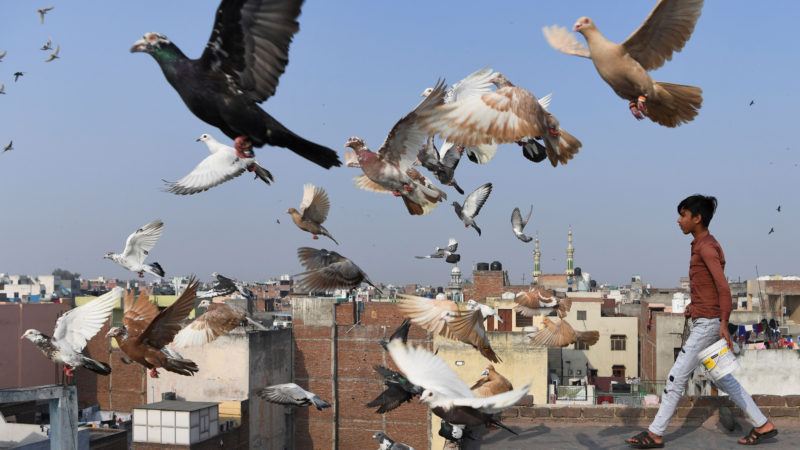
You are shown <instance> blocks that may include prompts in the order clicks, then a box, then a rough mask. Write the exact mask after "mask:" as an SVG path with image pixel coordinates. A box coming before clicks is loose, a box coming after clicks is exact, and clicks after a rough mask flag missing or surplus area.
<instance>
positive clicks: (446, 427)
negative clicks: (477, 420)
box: [439, 419, 475, 448]
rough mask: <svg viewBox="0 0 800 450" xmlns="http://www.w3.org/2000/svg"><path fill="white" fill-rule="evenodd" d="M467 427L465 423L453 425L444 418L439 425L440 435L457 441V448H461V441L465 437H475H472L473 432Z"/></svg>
mask: <svg viewBox="0 0 800 450" xmlns="http://www.w3.org/2000/svg"><path fill="white" fill-rule="evenodd" d="M465 428H466V427H465V426H464V425H453V424H452V423H447V421H446V420H444V419H442V421H441V424H440V425H439V436H441V437H443V438H445V439H447V440H448V441H450V442H453V443H455V444H456V445H457V447H456V448H461V441H462V440H463V439H464V438H465V437H466V438H467V439H472V440H474V439H475V438H474V437H472V433H470V432H469V431H468V430H466V429H465Z"/></svg>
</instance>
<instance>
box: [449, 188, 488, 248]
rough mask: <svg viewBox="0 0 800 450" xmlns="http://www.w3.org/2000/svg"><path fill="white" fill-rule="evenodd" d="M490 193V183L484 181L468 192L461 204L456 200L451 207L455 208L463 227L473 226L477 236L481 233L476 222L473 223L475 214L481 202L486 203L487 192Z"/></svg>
mask: <svg viewBox="0 0 800 450" xmlns="http://www.w3.org/2000/svg"><path fill="white" fill-rule="evenodd" d="M491 193H492V183H486V184H484V185H481V186H479V187H478V189H475V190H474V191H472V193H471V194H469V195H468V196H467V198H466V199H465V200H464V205H463V206H462V205H460V204H459V203H458V202H453V208H455V211H456V215H457V216H458V218H459V219H461V221H462V222H464V228H467V227H472V228H475V231H477V232H478V236H480V235H481V229H480V228H478V225H477V224H475V216H477V215H478V213H479V212H481V208H483V204H484V203H486V200H487V199H488V198H489V194H491Z"/></svg>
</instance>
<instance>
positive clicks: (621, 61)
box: [542, 0, 703, 127]
mask: <svg viewBox="0 0 800 450" xmlns="http://www.w3.org/2000/svg"><path fill="white" fill-rule="evenodd" d="M702 9H703V0H659V2H658V3H657V4H656V6H655V7H653V10H652V11H651V12H650V15H649V16H647V19H645V21H644V23H643V24H642V25H641V26H640V27H639V29H637V30H636V31H634V32H633V34H631V35H630V36H628V39H626V40H625V41H624V42H622V43H621V44H617V43H614V42H611V41H609V40H607V39H606V38H605V37H603V35H602V34H600V31H599V30H598V29H597V26H596V25H595V24H594V22H593V21H592V19H590V18H588V17H581V18H579V19H578V21H577V22H575V25H574V26H573V30H574V31H577V32H579V33H581V34H582V35H583V37H585V38H586V43H587V44H588V45H589V48H586V46H584V45H583V44H581V43H580V42H578V40H577V39H576V38H575V35H574V34H572V33H570V32H569V31H568V30H567V29H566V28H564V27H559V26H557V25H553V26H552V27H544V28H543V29H542V31H543V33H544V36H545V38H546V39H547V42H548V43H549V44H550V45H551V46H552V47H553V48H555V49H556V50H559V51H561V52H563V53H566V54H569V55H575V56H582V57H584V58H590V59H591V60H592V62H593V63H594V67H595V69H597V72H598V73H599V74H600V77H601V78H602V79H603V80H605V82H606V83H608V85H609V86H611V89H613V90H614V92H616V94H617V95H618V96H620V97H621V98H623V99H625V100H628V101H630V104H629V105H628V107H629V109H630V110H631V113H632V114H633V116H634V117H635V118H636V119H637V120H642V119H644V118H645V116H647V117H649V118H650V120H652V121H653V122H656V123H658V124H660V125H663V126H665V127H676V126H678V125H681V124H684V123H687V122H689V121H691V120H693V119H694V117H695V116H696V115H697V110H698V109H700V106H701V105H702V103H703V96H702V93H703V90H702V89H700V88H698V87H694V86H684V85H680V84H672V83H664V82H660V81H653V79H652V78H650V75H648V73H647V71H650V70H655V69H658V68H659V67H661V66H662V65H663V64H664V62H665V61H669V60H671V59H672V54H673V53H674V52H679V51H681V49H683V46H684V45H686V42H687V41H688V40H689V37H690V36H691V35H692V32H693V31H694V26H695V24H696V23H697V19H698V18H700V12H701V10H702Z"/></svg>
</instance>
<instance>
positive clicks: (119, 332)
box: [106, 327, 126, 337]
mask: <svg viewBox="0 0 800 450" xmlns="http://www.w3.org/2000/svg"><path fill="white" fill-rule="evenodd" d="M125 334H126V332H125V329H124V328H121V327H114V328H112V329H110V330H108V333H106V337H119V336H124V335H125Z"/></svg>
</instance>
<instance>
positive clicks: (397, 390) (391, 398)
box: [367, 366, 423, 414]
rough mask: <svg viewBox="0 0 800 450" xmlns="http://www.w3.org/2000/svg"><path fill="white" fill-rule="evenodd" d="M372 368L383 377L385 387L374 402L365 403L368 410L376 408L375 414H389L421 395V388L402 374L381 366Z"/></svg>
mask: <svg viewBox="0 0 800 450" xmlns="http://www.w3.org/2000/svg"><path fill="white" fill-rule="evenodd" d="M372 368H373V369H375V372H378V374H379V375H380V376H381V377H383V384H385V385H386V390H385V391H383V392H381V394H380V395H378V396H377V397H375V400H372V401H371V402H369V403H367V407H368V408H374V407H376V406H377V407H378V409H377V410H375V412H376V413H378V414H383V413H386V412H389V411H391V410H393V409H395V408H397V407H399V406H400V405H402V404H403V403H405V402H410V401H411V399H412V398H414V397H415V396H417V395H420V394H422V391H423V389H422V387H420V386H417V385H415V384H413V383H411V382H410V381H408V380H407V379H406V377H404V376H403V374H401V373H399V372H395V371H394V370H391V369H387V368H386V367H383V366H373V367H372Z"/></svg>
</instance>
